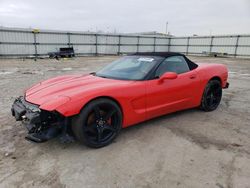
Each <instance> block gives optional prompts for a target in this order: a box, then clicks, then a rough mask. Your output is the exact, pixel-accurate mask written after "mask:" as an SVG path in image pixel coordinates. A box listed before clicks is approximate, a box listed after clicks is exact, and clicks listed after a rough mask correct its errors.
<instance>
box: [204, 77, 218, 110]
mask: <svg viewBox="0 0 250 188" xmlns="http://www.w3.org/2000/svg"><path fill="white" fill-rule="evenodd" d="M221 97H222V87H221V83H220V81H218V80H210V81H209V82H208V84H207V86H206V88H205V90H204V92H203V96H202V101H201V106H200V107H201V109H202V110H204V111H207V112H209V111H213V110H215V109H216V108H217V107H218V106H219V104H220V101H221Z"/></svg>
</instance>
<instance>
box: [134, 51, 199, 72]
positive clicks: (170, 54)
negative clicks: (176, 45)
mask: <svg viewBox="0 0 250 188" xmlns="http://www.w3.org/2000/svg"><path fill="white" fill-rule="evenodd" d="M132 55H138V56H160V57H165V58H167V57H172V56H182V57H184V58H185V60H186V62H187V63H188V66H189V68H190V70H193V69H195V68H197V67H198V65H197V64H195V63H194V62H192V61H191V60H189V59H188V58H187V57H186V56H185V55H184V54H181V53H177V52H137V53H134V54H132Z"/></svg>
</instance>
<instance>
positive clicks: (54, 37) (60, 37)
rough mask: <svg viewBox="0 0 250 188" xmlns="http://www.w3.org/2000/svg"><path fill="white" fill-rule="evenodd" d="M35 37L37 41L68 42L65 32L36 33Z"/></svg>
mask: <svg viewBox="0 0 250 188" xmlns="http://www.w3.org/2000/svg"><path fill="white" fill-rule="evenodd" d="M36 37H37V39H36V41H37V42H38V43H61V44H65V43H68V36H67V34H51V33H38V34H36Z"/></svg>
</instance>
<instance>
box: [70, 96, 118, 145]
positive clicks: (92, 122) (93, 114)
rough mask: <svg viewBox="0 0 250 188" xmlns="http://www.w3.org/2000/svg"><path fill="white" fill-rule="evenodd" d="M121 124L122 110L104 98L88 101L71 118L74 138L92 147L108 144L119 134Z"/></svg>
mask: <svg viewBox="0 0 250 188" xmlns="http://www.w3.org/2000/svg"><path fill="white" fill-rule="evenodd" d="M121 126H122V112H121V110H120V108H119V106H118V105H117V104H116V103H115V102H114V101H112V100H110V99H105V98H100V99H96V100H94V101H92V102H90V103H89V104H87V105H86V106H85V107H84V108H83V109H82V111H81V113H80V114H79V115H78V116H76V117H74V118H73V119H72V130H73V133H74V135H75V137H76V139H77V140H79V141H80V142H81V143H83V144H86V145H87V146H90V147H94V148H99V147H103V146H106V145H108V144H110V143H111V142H112V141H113V140H114V139H115V137H116V136H117V135H118V134H119V132H120V130H121Z"/></svg>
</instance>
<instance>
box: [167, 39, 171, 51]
mask: <svg viewBox="0 0 250 188" xmlns="http://www.w3.org/2000/svg"><path fill="white" fill-rule="evenodd" d="M170 46H171V38H169V39H168V52H170Z"/></svg>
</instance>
